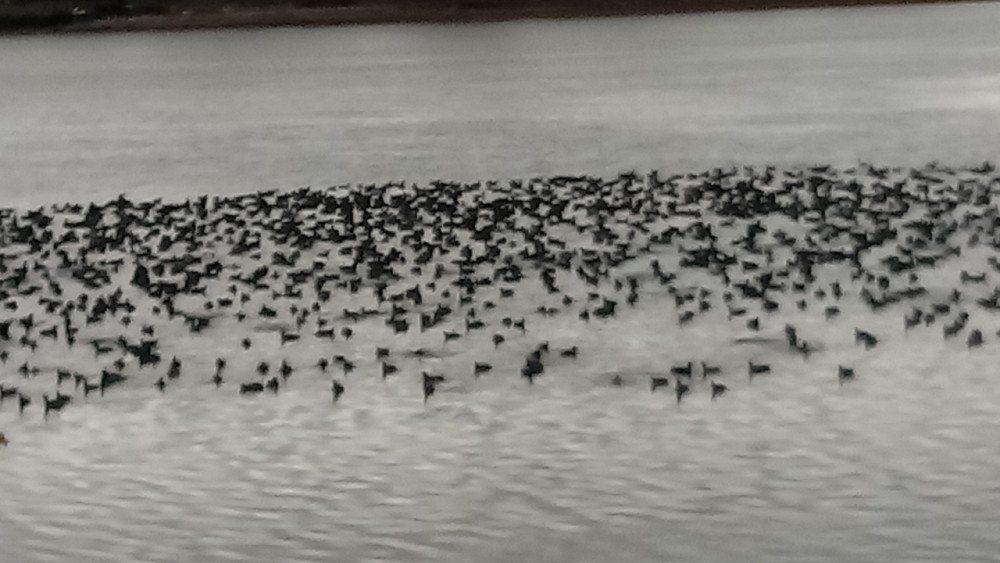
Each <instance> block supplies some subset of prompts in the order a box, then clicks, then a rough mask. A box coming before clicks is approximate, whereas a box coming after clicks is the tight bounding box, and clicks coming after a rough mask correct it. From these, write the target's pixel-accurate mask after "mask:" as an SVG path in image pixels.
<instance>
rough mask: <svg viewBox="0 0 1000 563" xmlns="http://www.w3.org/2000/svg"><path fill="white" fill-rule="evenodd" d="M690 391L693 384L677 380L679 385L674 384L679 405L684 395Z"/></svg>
mask: <svg viewBox="0 0 1000 563" xmlns="http://www.w3.org/2000/svg"><path fill="white" fill-rule="evenodd" d="M690 391H691V386H689V385H688V384H687V383H684V382H683V381H681V380H679V379H678V380H677V385H675V386H674V395H675V396H676V397H677V404H678V405H679V404H681V399H683V398H684V395H687V394H688V393H689V392H690Z"/></svg>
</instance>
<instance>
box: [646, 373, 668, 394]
mask: <svg viewBox="0 0 1000 563" xmlns="http://www.w3.org/2000/svg"><path fill="white" fill-rule="evenodd" d="M669 386H670V378H669V377H657V376H655V375H654V376H652V377H650V378H649V390H650V392H655V391H656V390H657V389H659V388H660V387H669Z"/></svg>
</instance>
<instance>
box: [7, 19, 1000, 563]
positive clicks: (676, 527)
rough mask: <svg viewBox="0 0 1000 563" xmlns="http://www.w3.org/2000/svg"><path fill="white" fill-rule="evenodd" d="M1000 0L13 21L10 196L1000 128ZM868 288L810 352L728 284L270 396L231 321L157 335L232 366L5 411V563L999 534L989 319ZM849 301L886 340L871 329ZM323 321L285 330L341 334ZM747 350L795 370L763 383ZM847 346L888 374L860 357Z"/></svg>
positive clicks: (996, 405)
mask: <svg viewBox="0 0 1000 563" xmlns="http://www.w3.org/2000/svg"><path fill="white" fill-rule="evenodd" d="M998 20H1000V6H998V5H995V4H994V5H991V4H975V5H955V6H923V7H906V8H885V9H881V8H880V9H857V10H832V11H828V10H808V11H796V12H771V13H758V14H724V15H695V16H672V17H664V18H640V19H615V20H600V21H578V22H577V21H561V22H518V23H509V24H491V25H468V26H455V27H448V26H385V27H371V28H348V29H312V30H269V31H234V32H218V33H216V32H204V33H203V32H198V33H182V34H136V35H107V36H67V37H28V38H3V39H0V100H2V103H0V126H2V128H0V171H2V174H0V194H3V197H4V203H5V204H11V205H18V206H22V205H34V204H38V203H47V202H54V201H62V200H89V199H103V198H109V197H112V196H114V195H116V194H118V193H120V192H126V193H128V194H131V195H136V196H165V197H169V198H177V197H183V196H186V195H192V194H200V193H206V192H207V193H237V192H245V191H250V190H255V189H260V188H292V187H295V186H299V185H328V184H336V183H340V182H348V181H368V180H371V181H378V180H382V179H395V178H407V179H412V180H415V181H421V180H424V179H429V178H435V177H448V178H468V179H476V178H487V177H499V178H508V177H515V176H528V175H534V174H552V173H559V172H569V173H577V172H590V173H613V172H616V171H618V170H620V169H629V168H633V167H634V168H638V169H640V170H645V169H649V168H653V167H661V168H665V169H668V170H677V171H686V170H689V169H698V168H703V167H709V166H715V165H720V164H727V163H730V162H739V163H744V162H746V163H777V164H788V165H792V164H800V163H811V162H833V163H842V164H851V163H853V162H855V161H857V160H869V161H879V162H888V163H892V164H920V163H923V162H926V161H929V160H940V161H942V162H947V163H964V162H977V161H980V160H984V159H988V158H992V159H996V157H997V147H1000V63H998V61H1000V39H998V37H1000V36H998V35H997V34H996V33H995V23H996V22H997V21H998ZM980 258H981V257H980ZM948 274H954V271H952V272H949V273H948ZM955 275H957V274H955ZM953 281H954V280H952V282H953ZM855 305H856V306H855V307H854V308H851V306H849V305H844V306H843V308H844V314H843V315H842V320H839V321H833V322H830V323H825V322H822V320H819V321H817V320H815V319H812V320H810V319H809V318H807V317H806V316H805V315H802V316H800V317H795V314H794V313H793V314H792V320H794V321H795V322H796V323H797V325H798V326H803V327H805V330H806V331H808V332H809V334H810V338H811V339H812V338H815V341H816V342H817V343H819V344H820V345H821V346H822V353H819V354H816V355H814V357H813V358H811V359H810V360H809V361H808V362H806V361H803V360H802V359H801V358H799V357H797V356H791V355H782V354H781V353H780V352H779V351H778V350H777V349H776V348H774V347H773V346H770V345H768V344H767V343H766V342H764V343H758V344H746V345H741V346H733V345H732V344H731V342H732V341H733V339H734V338H736V337H739V336H741V334H742V333H741V331H739V330H738V329H737V328H734V327H733V325H730V324H728V323H726V322H725V318H724V315H717V316H716V317H714V318H713V317H711V316H709V317H707V318H706V319H703V320H699V321H698V324H696V325H694V326H693V327H692V328H690V329H686V330H683V331H681V330H679V329H678V328H677V327H676V323H675V321H674V317H673V312H672V310H670V309H668V313H667V314H664V313H661V312H660V311H657V310H655V309H641V310H632V311H629V312H626V313H625V314H623V315H622V316H621V318H619V319H617V320H614V321H609V322H608V323H604V324H600V323H592V324H591V325H588V326H587V327H582V326H580V325H579V323H566V322H565V320H560V319H552V320H548V321H547V320H534V321H533V322H534V324H533V330H536V329H537V333H535V334H538V335H545V336H546V337H547V338H548V339H550V340H551V341H552V344H553V345H554V346H564V345H569V344H571V343H577V344H580V345H581V347H582V349H583V353H582V356H581V359H580V360H579V361H577V362H563V363H554V365H553V366H551V367H550V370H549V373H548V375H546V378H545V379H544V380H543V381H540V382H539V384H537V385H535V386H534V387H531V388H529V387H527V386H526V385H525V384H524V383H523V381H521V380H520V378H518V377H516V369H517V366H516V362H515V363H509V364H505V363H504V360H503V359H502V358H500V357H499V356H494V355H491V354H494V352H493V351H492V347H491V346H490V345H489V344H488V342H480V343H472V344H469V345H468V348H467V349H464V350H463V349H462V348H461V347H452V348H442V349H441V353H442V358H440V359H437V360H429V361H428V362H427V364H426V365H423V366H422V365H419V364H418V362H416V361H413V362H411V363H409V364H405V363H401V365H402V367H404V374H403V375H402V376H401V377H399V378H397V379H394V380H390V381H389V382H387V383H384V382H383V381H381V379H380V378H379V377H377V375H375V374H376V373H377V372H376V370H377V364H376V363H375V362H374V361H373V360H371V359H370V358H371V346H370V343H369V342H366V341H364V339H363V338H361V339H355V341H354V342H352V343H351V344H344V343H342V342H341V343H340V344H339V346H341V347H340V348H338V349H337V350H335V351H334V353H345V354H347V355H348V356H349V357H362V356H364V357H365V358H369V359H368V360H366V361H364V362H361V363H359V367H358V370H357V372H356V373H355V374H352V375H351V376H350V378H349V380H348V382H347V383H348V393H347V395H345V397H344V398H343V400H342V402H341V403H340V404H338V405H337V406H336V407H332V406H331V405H330V403H329V400H328V396H327V395H326V394H323V392H324V390H325V389H327V388H328V387H324V385H328V383H327V382H326V381H327V380H326V379H324V378H323V377H322V376H320V374H318V373H315V372H309V371H308V370H303V371H302V373H299V374H297V375H296V376H295V378H293V379H292V380H291V381H292V383H291V384H290V385H289V386H288V388H286V389H283V390H282V392H281V393H280V394H279V395H277V396H274V397H271V396H267V397H260V398H256V399H247V400H243V399H238V398H237V397H236V396H235V394H234V393H233V392H232V389H231V388H230V389H228V392H218V393H217V392H215V389H214V388H212V387H211V385H210V384H209V383H208V382H207V378H208V376H209V374H210V371H209V368H208V367H207V366H208V365H209V363H210V360H207V359H205V358H213V357H214V356H215V355H218V354H235V353H236V350H237V346H238V342H237V341H235V340H234V339H233V338H232V337H231V335H230V334H228V333H226V328H227V327H225V326H224V327H223V329H220V332H218V333H215V338H204V337H203V338H198V339H195V338H192V337H190V336H189V335H187V334H186V333H185V331H183V330H180V329H177V330H176V332H175V333H169V332H164V333H163V340H164V341H165V342H167V343H168V344H167V346H168V347H167V348H166V350H165V351H164V353H165V354H166V355H168V356H169V355H171V354H178V355H180V356H181V357H182V358H184V360H185V364H186V365H188V366H192V365H199V364H198V361H199V360H198V359H199V358H201V365H202V367H203V368H204V370H205V373H204V374H203V376H201V375H199V374H197V373H188V374H186V375H185V377H184V379H183V381H184V384H183V385H181V386H179V387H178V388H176V389H172V390H171V392H170V393H168V394H165V395H162V396H161V395H160V394H159V393H158V392H157V391H156V390H155V389H153V388H152V387H151V386H146V385H143V386H135V387H132V388H129V389H125V390H122V391H121V392H119V393H112V394H109V395H108V396H107V397H105V398H103V399H92V400H91V401H90V402H88V403H86V404H80V405H73V408H71V409H67V411H66V412H65V413H62V414H60V415H58V416H54V417H52V418H50V420H49V421H48V422H45V421H44V420H43V418H42V416H41V413H40V412H39V410H37V409H36V410H33V411H29V412H28V413H26V415H25V417H23V418H19V417H18V416H17V414H16V412H14V411H13V409H11V408H10V406H9V405H5V406H4V407H3V408H0V430H2V431H4V432H5V433H6V434H7V436H8V438H9V439H10V441H11V444H10V446H8V447H7V448H5V449H0V545H2V546H3V547H2V551H0V561H8V560H9V561H18V562H22V561H23V562H32V561H95V562H97V561H101V562H104V561H122V562H125V561H203V562H214V561H260V562H270V561H279V560H280V561H331V560H337V561H373V560H388V561H470V560H474V561H496V562H505V561H567V562H569V561H573V562H576V561H594V562H605V561H613V560H622V561H650V562H652V561H705V562H713V563H714V562H725V561H788V562H801V561H829V562H841V561H880V562H881V561H929V562H930V561H934V562H937V561H944V560H948V561H996V560H1000V556H998V555H997V554H998V553H1000V535H998V534H997V533H996V525H997V521H998V514H997V508H996V507H997V506H998V502H1000V480H998V479H997V477H996V468H997V466H998V465H1000V442H998V441H997V440H996V436H997V435H998V431H1000V385H998V384H997V383H996V378H995V374H994V373H993V371H994V369H995V367H994V366H995V362H994V361H993V356H992V351H991V346H986V347H984V348H983V349H980V350H976V351H972V352H966V351H965V350H964V348H963V346H962V343H960V342H959V343H955V342H942V341H941V338H940V334H939V333H938V332H937V331H934V330H932V331H927V332H919V333H916V334H909V335H904V334H903V332H902V330H901V320H900V318H899V316H898V315H886V316H885V317H884V318H883V317H873V316H871V315H870V314H868V313H866V312H865V311H864V310H863V309H862V307H861V306H860V305H858V304H855ZM524 306H525V307H529V308H530V307H533V306H534V304H533V303H524ZM855 325H857V326H865V327H866V328H869V329H870V330H872V331H874V332H876V333H878V334H880V335H881V336H883V338H884V342H883V343H882V344H880V346H879V347H878V348H877V349H875V350H874V351H872V352H871V353H868V354H865V355H863V356H862V355H861V353H860V351H859V349H858V348H857V347H856V346H855V345H854V343H853V340H852V339H851V329H852V328H853V326H855ZM780 326H781V324H780V322H778V321H774V323H773V326H769V327H766V330H765V332H766V331H767V330H771V331H774V332H776V333H777V332H780ZM983 328H984V332H985V333H986V334H988V335H991V334H992V333H993V331H994V330H995V329H996V328H1000V326H997V327H987V326H984V327H983ZM361 332H362V334H364V331H363V330H362V331H361ZM413 338H414V339H415V340H414V341H413V342H410V343H408V344H409V345H412V346H416V345H428V346H431V345H433V346H436V347H438V348H441V345H440V342H439V340H435V341H434V344H431V343H430V340H428V341H427V342H424V341H421V340H419V339H420V338H423V337H422V336H414V337H413ZM426 338H430V336H427V337H426ZM434 338H437V339H439V335H437V334H435V335H434ZM298 346H299V347H296V345H293V346H291V347H290V348H287V349H286V350H285V351H284V352H279V347H278V345H277V344H276V343H275V344H274V345H273V349H272V353H274V354H279V353H288V354H292V355H293V357H296V358H299V357H301V358H303V360H302V362H303V363H304V362H305V361H306V359H310V360H311V359H312V358H315V357H317V349H316V348H312V346H316V344H315V343H302V344H301V345H298ZM402 346H403V345H402V344H401V347H402ZM994 346H995V344H994ZM265 350H266V348H265ZM326 352H327V353H329V350H327V351H326ZM473 357H475V358H476V359H486V360H488V361H493V362H494V363H495V365H496V366H497V367H496V372H497V373H494V374H491V376H489V377H484V378H480V379H479V380H477V381H472V380H471V378H468V377H466V378H457V380H458V382H457V383H455V384H453V385H451V386H449V388H448V389H446V390H444V391H443V392H442V393H440V394H439V395H438V396H435V397H434V398H433V400H432V401H431V402H430V403H428V404H427V405H425V404H424V403H423V401H422V398H421V396H420V390H419V383H418V381H419V379H418V378H419V375H418V374H419V370H420V369H426V368H430V369H433V370H437V371H442V372H445V373H449V374H452V373H457V372H459V371H466V370H468V369H469V366H470V365H471V361H472V358H473ZM747 357H759V358H768V359H769V360H771V361H772V363H773V366H774V372H775V373H774V374H773V376H772V377H770V378H768V379H767V380H766V381H758V382H755V383H754V384H753V385H749V384H748V383H747V382H746V381H745V361H746V358H747ZM686 359H694V360H696V361H697V360H698V359H705V360H710V361H712V362H715V363H719V364H720V365H722V367H723V369H724V370H725V371H726V372H727V375H726V376H725V377H727V378H730V379H731V380H732V386H733V388H734V389H733V392H732V393H731V394H730V395H727V396H726V397H724V398H722V399H720V400H718V401H715V402H712V401H709V400H708V398H707V396H706V394H705V392H704V390H700V393H699V392H696V393H694V394H693V395H692V396H691V397H690V399H689V400H688V401H686V402H685V403H684V404H683V405H681V406H678V405H676V404H675V403H674V401H673V398H672V396H671V395H670V394H669V393H665V394H656V395H654V394H650V393H649V391H648V386H647V385H646V384H645V381H646V379H645V378H647V377H648V374H649V373H656V372H657V370H661V371H662V370H663V369H665V366H668V365H670V364H672V363H679V362H682V361H685V360H686ZM72 360H73V361H77V362H79V364H78V365H80V367H81V369H90V368H92V367H93V366H92V365H91V364H87V363H86V362H88V361H89V362H93V360H92V359H89V360H88V359H87V358H86V355H85V354H84V355H80V356H79V357H73V358H72ZM510 361H511V360H509V359H508V362H510ZM847 361H850V362H852V364H853V365H855V367H856V369H857V370H858V372H859V373H860V374H861V376H860V377H859V380H858V381H857V382H855V384H854V385H850V386H845V387H843V388H841V387H838V385H837V382H836V377H835V373H836V372H835V369H836V368H835V366H836V365H837V364H838V363H841V362H847ZM18 363H19V362H18ZM40 363H41V364H42V365H43V367H44V366H45V365H46V363H45V361H40ZM53 363H58V362H57V361H56V360H55V359H53ZM13 365H14V366H16V365H17V363H13ZM0 369H2V370H5V371H4V375H5V376H8V377H17V376H16V374H8V373H6V372H7V371H10V370H12V369H14V368H13V367H12V365H8V366H4V367H0ZM233 369H234V370H236V371H237V372H238V371H239V370H240V369H243V370H247V371H249V370H250V369H252V364H250V363H247V365H245V366H241V365H240V364H238V363H237V364H235V365H234V367H233ZM609 373H622V374H624V376H625V377H626V380H627V383H628V384H627V385H626V386H625V387H624V388H621V389H618V388H614V387H611V386H609V385H607V375H608V374H609ZM741 374H743V375H741ZM727 383H729V381H728V380H727ZM327 393H328V392H327Z"/></svg>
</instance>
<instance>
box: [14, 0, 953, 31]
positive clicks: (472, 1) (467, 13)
mask: <svg viewBox="0 0 1000 563" xmlns="http://www.w3.org/2000/svg"><path fill="white" fill-rule="evenodd" d="M927 3H947V1H946V0H910V1H903V0H704V1H696V0H585V1H580V2H571V1H568V0H544V1H543V0H512V1H506V2H505V1H500V0H459V1H455V0H451V1H444V0H415V1H409V2H399V1H398V0H396V1H387V0H292V1H278V0H245V1H242V2H223V1H219V0H202V1H193V0H134V1H132V2H128V1H126V0H76V1H74V0H22V1H18V0H13V1H10V2H9V3H2V2H0V33H6V34H20V33H53V32H101V31H143V30H183V29H213V28H252V27H272V26H322V25H364V24H381V23H419V22H428V23H432V22H437V23H443V22H456V23H462V22H486V21H505V20H514V19H524V18H577V17H611V16H629V15H655V14H672V13H696V12H711V11H743V10H771V9H791V8H815V7H845V6H867V5H894V4H927Z"/></svg>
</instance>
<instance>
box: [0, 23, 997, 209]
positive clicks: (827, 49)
mask: <svg viewBox="0 0 1000 563" xmlns="http://www.w3.org/2000/svg"><path fill="white" fill-rule="evenodd" d="M998 19H1000V7H998V6H996V5H995V4H992V3H988V4H968V5H961V4H960V5H952V6H921V7H900V8H892V9H881V8H880V9H856V10H836V11H830V10H809V11H793V12H772V13H759V14H754V13H747V14H727V15H692V16H672V17H663V18H648V19H618V20H601V21H582V22H574V21H560V22H518V23H509V24H491V25H469V26H456V27H447V26H398V27H395V26H387V27H366V28H349V29H311V30H271V31H233V32H220V33H180V34H139V35H118V36H90V37H57V38H52V37H30V38H3V39H0V101H2V103H0V125H2V127H0V170H2V171H3V174H2V175H0V194H3V197H4V203H6V204H18V205H20V204H30V203H33V202H36V201H59V200H65V199H70V198H72V199H81V200H87V199H91V198H110V197H114V196H115V195H117V194H118V193H122V192H125V193H130V194H141V195H151V196H152V195H174V194H195V193H221V192H227V193H235V192H245V191H248V190H255V189H265V188H266V189H270V188H275V187H278V188H281V187H297V186H303V185H312V186H325V185H330V184H336V183H341V182H357V181H378V180H389V179H402V178H405V179H410V180H414V181H421V180H427V179H431V178H439V177H448V178H463V179H477V178H484V177H498V178H510V177H517V176H525V175H533V174H546V175H550V174H556V173H578V172H591V173H602V174H606V173H614V172H617V171H619V170H622V169H630V168H633V167H635V168H638V169H641V170H647V169H649V168H652V167H661V168H665V169H670V170H691V169H703V168H707V167H711V166H715V165H718V164H721V163H729V162H738V163H813V162H817V161H820V162H833V163H838V164H853V163H855V162H856V161H857V160H858V159H861V160H867V161H880V162H885V163H892V164H923V163H925V162H927V161H930V160H940V161H942V162H950V163H956V164H957V163H966V162H979V161H981V160H983V159H986V158H996V157H997V155H998V150H997V147H998V146H1000V67H998V64H997V61H998V60H1000V39H998V38H997V34H996V33H995V24H996V22H997V21H998Z"/></svg>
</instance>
